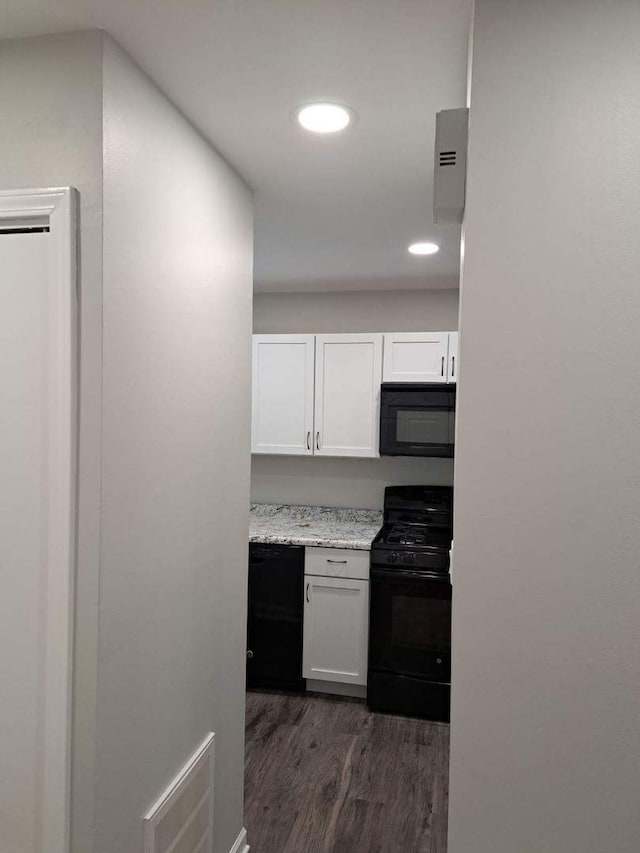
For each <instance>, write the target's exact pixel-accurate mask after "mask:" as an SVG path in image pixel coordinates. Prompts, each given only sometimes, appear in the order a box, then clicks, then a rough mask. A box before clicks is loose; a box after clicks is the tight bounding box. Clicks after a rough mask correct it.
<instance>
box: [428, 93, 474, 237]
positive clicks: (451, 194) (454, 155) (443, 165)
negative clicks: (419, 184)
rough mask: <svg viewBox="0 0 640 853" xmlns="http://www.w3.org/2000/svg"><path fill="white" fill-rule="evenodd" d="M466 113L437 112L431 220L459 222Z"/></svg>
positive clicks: (462, 210) (460, 111) (463, 182)
mask: <svg viewBox="0 0 640 853" xmlns="http://www.w3.org/2000/svg"><path fill="white" fill-rule="evenodd" d="M468 125H469V110H468V109H467V108H466V107H463V108H461V109H457V110H441V111H440V112H439V113H436V151H435V162H434V172H433V221H434V222H436V223H441V222H458V223H460V222H462V216H463V214H464V200H465V189H466V180H467V139H468Z"/></svg>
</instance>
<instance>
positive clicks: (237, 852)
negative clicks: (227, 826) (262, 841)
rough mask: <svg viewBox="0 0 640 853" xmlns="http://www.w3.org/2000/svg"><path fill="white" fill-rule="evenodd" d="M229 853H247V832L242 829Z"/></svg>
mask: <svg viewBox="0 0 640 853" xmlns="http://www.w3.org/2000/svg"><path fill="white" fill-rule="evenodd" d="M229 853H249V845H248V844H247V830H246V829H245V828H244V827H242V829H241V831H240V835H239V836H238V837H237V838H236V840H235V843H234V845H233V847H232V848H231V850H229Z"/></svg>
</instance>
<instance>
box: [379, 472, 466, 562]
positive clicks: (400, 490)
mask: <svg viewBox="0 0 640 853" xmlns="http://www.w3.org/2000/svg"><path fill="white" fill-rule="evenodd" d="M452 505H453V490H452V489H450V488H447V487H443V486H440V487H437V486H408V487H404V486H395V487H390V488H388V489H386V490H385V503H384V524H383V526H382V529H381V530H380V532H379V533H378V535H377V536H376V538H375V539H374V540H373V543H372V546H371V564H372V566H374V565H378V566H385V567H386V568H394V569H400V568H402V569H405V570H406V569H408V568H410V569H411V570H418V571H419V570H423V571H426V572H437V573H447V572H448V571H449V550H450V548H451V540H452V537H453V527H452V524H453V516H452Z"/></svg>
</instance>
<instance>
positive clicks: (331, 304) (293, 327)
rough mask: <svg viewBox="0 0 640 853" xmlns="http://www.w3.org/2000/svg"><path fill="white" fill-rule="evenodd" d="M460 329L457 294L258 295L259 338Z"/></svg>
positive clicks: (255, 317)
mask: <svg viewBox="0 0 640 853" xmlns="http://www.w3.org/2000/svg"><path fill="white" fill-rule="evenodd" d="M457 328H458V291H457V290H399V291H398V290H379V291H356V292H349V291H345V292H342V293H256V294H255V295H254V302H253V331H254V332H256V334H276V333H278V332H284V331H291V332H300V333H314V332H319V333H332V332H336V333H337V332H421V331H425V332H438V331H440V330H453V329H457Z"/></svg>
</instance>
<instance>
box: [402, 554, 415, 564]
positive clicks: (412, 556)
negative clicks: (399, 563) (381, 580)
mask: <svg viewBox="0 0 640 853" xmlns="http://www.w3.org/2000/svg"><path fill="white" fill-rule="evenodd" d="M404 561H405V563H415V561H416V555H415V554H405V555H404Z"/></svg>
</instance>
